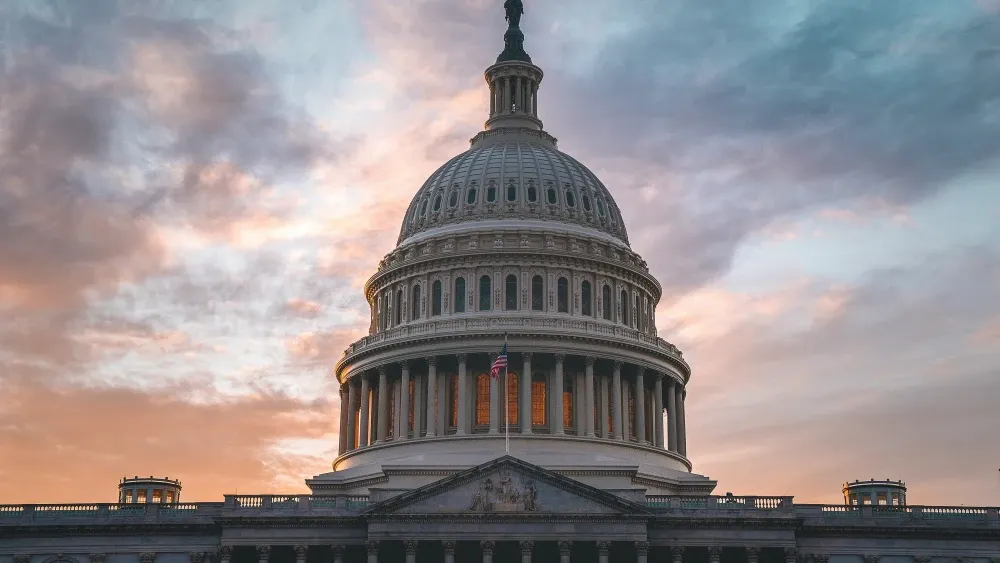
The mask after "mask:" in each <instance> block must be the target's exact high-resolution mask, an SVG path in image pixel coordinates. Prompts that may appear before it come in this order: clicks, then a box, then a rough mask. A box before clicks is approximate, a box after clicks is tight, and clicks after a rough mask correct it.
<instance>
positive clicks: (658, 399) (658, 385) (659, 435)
mask: <svg viewBox="0 0 1000 563" xmlns="http://www.w3.org/2000/svg"><path fill="white" fill-rule="evenodd" d="M653 433H654V434H655V436H654V438H653V445H655V446H656V447H658V448H662V447H663V374H662V373H654V374H653Z"/></svg>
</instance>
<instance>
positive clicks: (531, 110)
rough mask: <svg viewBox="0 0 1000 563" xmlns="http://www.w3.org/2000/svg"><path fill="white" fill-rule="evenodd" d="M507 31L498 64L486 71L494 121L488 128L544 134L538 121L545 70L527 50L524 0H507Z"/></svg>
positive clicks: (487, 123) (491, 121)
mask: <svg viewBox="0 0 1000 563" xmlns="http://www.w3.org/2000/svg"><path fill="white" fill-rule="evenodd" d="M504 8H505V9H506V11H507V22H508V27H507V32H506V33H504V36H503V39H504V49H503V52H501V53H500V56H498V57H497V62H496V64H494V65H493V66H491V67H490V68H488V69H486V82H487V83H488V84H489V85H490V118H489V119H488V120H487V121H486V129H487V130H488V131H492V130H495V129H500V128H522V127H523V128H527V129H533V130H536V131H540V130H541V129H542V122H541V121H540V120H539V119H538V104H537V102H538V85H539V84H541V82H542V76H543V74H542V69H540V68H538V67H537V66H535V65H533V64H532V63H531V57H530V56H528V53H527V52H525V50H524V33H523V32H522V31H521V28H520V23H521V14H523V13H524V4H523V2H522V1H521V0H507V1H506V2H505V3H504Z"/></svg>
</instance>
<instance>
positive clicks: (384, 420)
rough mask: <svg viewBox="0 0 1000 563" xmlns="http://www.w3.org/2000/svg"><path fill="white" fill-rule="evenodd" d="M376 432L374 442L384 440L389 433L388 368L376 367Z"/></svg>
mask: <svg viewBox="0 0 1000 563" xmlns="http://www.w3.org/2000/svg"><path fill="white" fill-rule="evenodd" d="M377 420H378V429H377V430H378V433H377V434H376V437H375V439H376V442H385V439H386V437H387V435H388V434H389V370H388V369H387V368H386V367H385V366H379V368H378V419H377Z"/></svg>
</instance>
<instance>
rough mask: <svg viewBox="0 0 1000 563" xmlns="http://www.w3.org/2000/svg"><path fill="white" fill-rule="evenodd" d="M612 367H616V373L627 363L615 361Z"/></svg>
mask: <svg viewBox="0 0 1000 563" xmlns="http://www.w3.org/2000/svg"><path fill="white" fill-rule="evenodd" d="M612 365H613V366H614V368H615V371H621V369H622V366H623V365H625V362H623V361H621V360H615V361H614V362H613V363H612Z"/></svg>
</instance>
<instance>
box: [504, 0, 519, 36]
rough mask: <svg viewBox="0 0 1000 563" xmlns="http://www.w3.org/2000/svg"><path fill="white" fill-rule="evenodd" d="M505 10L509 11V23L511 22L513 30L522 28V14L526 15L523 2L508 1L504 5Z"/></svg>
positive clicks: (517, 0) (516, 0)
mask: <svg viewBox="0 0 1000 563" xmlns="http://www.w3.org/2000/svg"><path fill="white" fill-rule="evenodd" d="M503 8H504V10H507V21H508V22H510V27H511V29H513V28H519V27H521V14H523V13H524V2H522V1H521V0H507V1H506V2H504V3H503Z"/></svg>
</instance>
